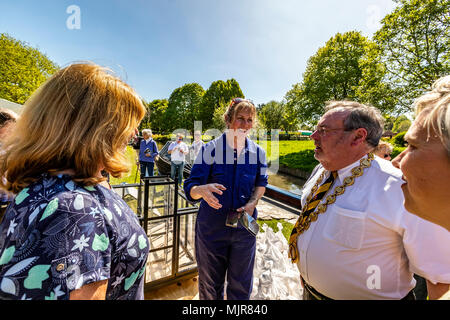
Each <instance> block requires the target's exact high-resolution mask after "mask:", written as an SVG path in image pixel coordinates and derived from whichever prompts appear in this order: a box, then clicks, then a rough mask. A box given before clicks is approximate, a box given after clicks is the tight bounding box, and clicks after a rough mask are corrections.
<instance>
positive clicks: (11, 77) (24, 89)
mask: <svg viewBox="0 0 450 320" xmlns="http://www.w3.org/2000/svg"><path fill="white" fill-rule="evenodd" d="M57 70H58V66H57V65H56V64H55V63H54V62H52V61H50V59H49V58H48V57H47V56H46V55H45V54H43V53H41V52H40V51H39V50H38V49H35V48H32V47H30V46H29V45H27V44H26V43H25V42H22V41H19V40H16V39H14V38H13V37H11V36H9V35H8V34H6V33H1V34H0V98H3V99H6V100H9V101H12V102H16V103H20V104H23V103H25V101H26V100H27V99H28V97H29V96H30V95H31V94H32V93H33V92H34V91H35V90H36V89H37V88H38V87H39V86H40V85H41V84H42V83H43V82H44V81H45V80H47V78H48V77H50V76H51V75H52V74H53V73H55V72H56V71H57Z"/></svg>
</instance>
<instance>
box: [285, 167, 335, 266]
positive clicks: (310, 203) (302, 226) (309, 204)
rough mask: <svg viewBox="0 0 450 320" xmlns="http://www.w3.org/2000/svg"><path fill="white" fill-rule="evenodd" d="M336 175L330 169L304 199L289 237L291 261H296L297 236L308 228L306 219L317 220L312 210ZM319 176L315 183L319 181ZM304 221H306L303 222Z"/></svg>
mask: <svg viewBox="0 0 450 320" xmlns="http://www.w3.org/2000/svg"><path fill="white" fill-rule="evenodd" d="M336 176H337V172H336V171H332V172H331V174H330V176H329V177H328V179H327V180H325V182H324V183H323V184H322V185H321V186H320V187H319V188H317V186H316V188H317V190H316V191H315V192H314V191H313V190H312V191H311V192H312V193H313V192H314V194H313V195H312V197H311V198H310V197H309V196H308V198H310V199H308V198H307V199H306V203H305V205H304V206H303V209H302V213H301V214H300V217H299V218H298V219H297V222H296V223H295V226H294V229H292V233H291V236H290V238H289V257H290V258H291V260H292V262H293V263H296V262H297V261H298V248H297V237H298V236H299V235H300V234H301V233H302V232H303V231H305V230H306V229H308V228H309V224H310V222H306V219H307V218H308V217H310V221H315V220H317V214H316V213H314V210H316V208H317V205H318V204H319V203H320V201H321V200H322V198H323V197H324V196H325V194H326V193H327V192H328V190H329V189H330V187H331V185H332V184H333V182H334V179H335V178H336ZM320 180H321V179H320V178H319V180H318V182H317V183H320ZM313 189H314V188H313ZM305 222H306V223H305Z"/></svg>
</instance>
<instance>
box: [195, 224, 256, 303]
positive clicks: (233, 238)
mask: <svg viewBox="0 0 450 320" xmlns="http://www.w3.org/2000/svg"><path fill="white" fill-rule="evenodd" d="M195 229H196V233H195V255H196V259H197V266H198V275H199V277H198V291H199V298H200V300H223V299H224V284H225V276H226V278H227V288H226V292H227V300H249V299H250V294H251V292H252V287H253V267H254V264H255V252H256V238H255V237H254V236H252V235H251V234H250V233H249V232H248V231H247V230H245V229H243V228H230V227H226V226H223V227H221V228H219V229H216V228H214V227H211V224H210V223H209V222H208V221H198V220H197V224H196V228H195Z"/></svg>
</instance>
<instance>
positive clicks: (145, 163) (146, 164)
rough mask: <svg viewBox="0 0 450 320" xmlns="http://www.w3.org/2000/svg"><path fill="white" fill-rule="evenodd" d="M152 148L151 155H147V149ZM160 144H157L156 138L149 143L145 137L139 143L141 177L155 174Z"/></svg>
mask: <svg viewBox="0 0 450 320" xmlns="http://www.w3.org/2000/svg"><path fill="white" fill-rule="evenodd" d="M146 149H149V150H150V156H149V157H147V156H146V155H145V150H146ZM158 152H159V151H158V146H157V145H156V142H155V140H153V139H150V140H149V142H148V143H147V142H146V141H145V140H144V139H142V140H141V143H140V145H139V165H140V168H141V178H144V177H146V176H147V172H148V175H149V176H150V177H151V176H153V168H154V166H155V157H156V156H157V155H158Z"/></svg>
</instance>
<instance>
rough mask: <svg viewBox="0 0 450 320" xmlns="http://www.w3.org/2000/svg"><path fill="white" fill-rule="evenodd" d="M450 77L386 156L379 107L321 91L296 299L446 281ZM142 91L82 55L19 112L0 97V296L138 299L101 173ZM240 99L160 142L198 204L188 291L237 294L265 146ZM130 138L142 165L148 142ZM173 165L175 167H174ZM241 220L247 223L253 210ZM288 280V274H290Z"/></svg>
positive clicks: (387, 292)
mask: <svg viewBox="0 0 450 320" xmlns="http://www.w3.org/2000/svg"><path fill="white" fill-rule="evenodd" d="M449 104H450V76H445V77H443V78H441V79H439V80H438V81H436V83H435V84H434V85H433V87H432V90H431V91H430V92H427V93H425V94H424V95H423V96H421V97H418V99H417V100H416V101H415V109H416V113H417V115H416V119H415V120H414V122H413V124H412V126H411V127H410V129H409V130H408V132H407V134H406V135H405V140H406V141H407V142H408V147H407V148H406V149H405V151H403V152H402V153H401V154H400V155H398V156H397V157H395V158H394V159H393V161H392V162H391V161H390V160H391V153H392V146H390V145H389V144H386V143H384V142H383V141H381V136H382V133H383V117H382V116H381V114H380V112H379V110H378V109H376V108H374V107H371V106H369V105H364V104H361V103H358V102H354V101H332V102H330V103H329V104H328V105H327V106H326V108H325V113H324V114H323V115H322V117H321V118H320V120H319V121H318V123H317V127H316V128H315V130H314V132H313V134H312V136H311V139H312V140H313V141H314V144H315V150H314V154H315V158H316V159H317V160H318V161H319V165H317V167H316V168H315V169H314V170H313V172H312V173H311V175H310V177H309V179H308V180H307V181H306V183H305V185H304V187H303V192H302V198H301V208H298V210H299V218H298V220H297V222H296V224H295V226H294V227H293V230H292V233H291V235H290V237H289V241H288V243H287V245H288V247H289V257H290V258H291V260H292V263H294V264H296V265H297V267H298V269H299V271H300V275H301V283H302V286H303V299H304V300H330V299H370V300H372V299H374V300H375V299H382V300H402V299H404V300H414V299H416V297H415V293H414V290H413V289H414V287H415V286H416V280H415V279H416V278H415V276H416V277H420V278H423V279H425V280H426V284H427V289H428V297H429V299H440V298H441V299H443V298H446V297H448V296H449V295H450V293H449V289H450V245H449V244H450V205H449V200H448V199H449V196H450V193H449V190H450V134H449V132H450V108H449ZM145 112H146V110H145V107H144V105H143V103H142V100H141V98H140V97H139V95H138V94H137V93H136V92H135V91H134V90H133V89H132V88H131V87H130V86H128V85H127V84H126V83H124V82H123V81H122V80H120V79H119V78H117V77H116V76H114V75H113V74H112V72H111V71H110V70H108V69H106V68H103V67H100V66H98V65H95V64H90V63H83V64H82V63H80V64H72V65H70V66H68V67H66V68H63V69H61V70H59V71H58V72H57V73H56V74H54V75H53V76H52V77H51V78H50V79H49V80H47V82H45V83H44V84H43V85H42V86H41V87H40V88H39V89H38V90H37V91H36V92H35V93H34V94H33V95H32V96H31V98H30V99H29V100H28V101H27V102H26V103H25V105H24V107H23V111H22V113H21V114H20V116H17V115H15V114H13V113H11V112H9V111H7V110H0V120H1V122H0V142H1V146H0V148H1V149H0V175H1V176H2V180H1V187H2V189H1V190H2V191H1V195H2V203H1V204H2V212H1V213H2V216H0V219H1V223H0V299H39V300H44V299H58V300H61V299H112V300H114V299H133V300H134V299H143V298H144V288H143V285H144V282H143V281H144V274H145V266H146V262H147V256H148V252H149V247H150V244H149V240H148V235H147V234H146V233H145V231H144V229H143V228H142V226H141V225H140V223H139V221H138V219H137V216H136V214H135V213H134V212H133V211H132V210H131V209H130V208H129V207H128V206H127V204H126V203H125V202H124V201H123V200H122V199H121V198H120V196H118V195H117V194H116V193H115V192H114V191H113V190H111V187H110V185H109V184H108V183H107V178H106V177H105V176H108V177H109V176H110V175H111V176H113V177H120V176H121V174H122V173H124V172H126V171H127V170H128V163H127V158H126V155H125V152H124V150H125V148H126V146H127V143H128V142H129V141H130V139H131V138H136V135H137V129H136V128H137V127H138V126H139V123H140V121H141V120H142V118H143V117H144V115H145ZM256 115H257V110H256V107H255V105H254V104H253V102H252V101H250V100H248V99H242V98H235V99H233V100H232V101H231V103H230V104H229V105H228V108H227V109H226V111H225V114H224V115H223V117H224V121H225V123H226V130H225V131H224V133H223V134H222V135H221V136H219V137H218V138H216V139H214V140H212V141H210V142H208V143H206V144H205V143H203V141H201V132H200V131H195V132H194V143H193V144H192V145H191V146H190V147H188V146H187V145H186V143H185V142H183V135H181V134H178V135H177V137H176V140H175V141H174V142H172V143H171V145H170V146H169V149H168V153H169V154H170V156H171V177H172V179H174V180H177V181H178V183H181V182H182V179H183V176H182V175H183V167H184V165H185V162H186V155H187V154H188V153H189V152H190V153H191V155H190V157H191V158H192V159H195V161H194V162H193V164H192V170H191V173H190V176H189V178H187V179H186V180H185V181H184V184H183V189H184V192H185V194H186V197H187V199H188V200H189V201H191V202H193V203H195V202H198V203H199V210H198V215H197V219H196V226H195V255H196V260H197V265H198V273H199V284H198V285H199V297H200V299H205V300H220V299H224V298H226V299H229V300H236V299H238V300H247V299H249V298H250V294H251V290H252V285H253V268H254V262H255V248H256V237H255V234H256V233H257V232H258V230H257V227H256V230H255V227H254V226H255V223H254V220H255V219H257V216H258V210H257V204H258V201H259V200H260V199H261V197H262V196H263V195H264V192H265V188H266V186H267V183H268V172H267V161H266V154H265V152H264V150H263V149H262V148H261V147H260V146H259V145H257V144H256V143H255V142H253V141H252V140H251V139H249V138H248V134H249V132H250V131H251V129H252V128H253V127H254V126H255V124H256V121H257V116H256ZM142 135H143V139H141V141H139V145H138V148H137V147H136V149H137V150H138V152H137V153H138V154H137V159H136V161H137V163H138V164H139V166H140V177H141V178H143V177H146V176H152V175H153V171H154V164H155V160H156V159H157V157H158V154H159V151H158V147H157V145H156V143H155V141H154V140H153V139H152V131H151V130H150V129H145V130H143V132H142ZM176 172H178V176H176V175H175V174H176ZM252 223H253V224H252ZM299 290H300V288H299Z"/></svg>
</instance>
